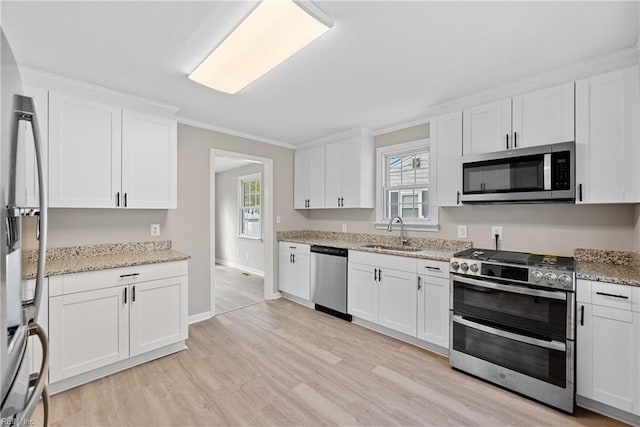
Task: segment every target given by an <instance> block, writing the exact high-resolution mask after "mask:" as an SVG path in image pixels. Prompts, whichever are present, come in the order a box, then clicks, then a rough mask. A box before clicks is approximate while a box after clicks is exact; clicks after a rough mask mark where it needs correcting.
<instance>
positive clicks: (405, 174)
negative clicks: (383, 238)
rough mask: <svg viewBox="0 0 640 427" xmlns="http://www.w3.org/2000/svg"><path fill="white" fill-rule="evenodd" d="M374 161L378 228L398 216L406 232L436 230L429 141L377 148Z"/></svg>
mask: <svg viewBox="0 0 640 427" xmlns="http://www.w3.org/2000/svg"><path fill="white" fill-rule="evenodd" d="M377 158H378V159H377V160H378V169H377V170H378V192H377V196H378V203H377V214H376V219H377V225H378V226H379V228H382V226H384V227H386V225H387V224H388V222H389V220H390V219H391V218H393V217H395V216H399V217H401V218H402V220H403V222H404V223H405V225H407V228H408V229H409V228H414V229H436V230H437V225H438V210H437V208H436V207H435V191H434V190H435V183H434V178H435V173H434V170H433V163H434V162H433V161H432V159H431V153H430V149H429V140H427V139H423V140H418V141H413V142H408V143H404V144H397V145H391V146H387V147H382V148H379V149H378V153H377Z"/></svg>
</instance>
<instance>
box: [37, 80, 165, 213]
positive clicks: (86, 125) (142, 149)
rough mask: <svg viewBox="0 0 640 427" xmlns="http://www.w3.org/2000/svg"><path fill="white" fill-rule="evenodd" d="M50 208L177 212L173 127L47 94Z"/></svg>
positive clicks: (158, 119)
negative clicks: (168, 210) (175, 210)
mask: <svg viewBox="0 0 640 427" xmlns="http://www.w3.org/2000/svg"><path fill="white" fill-rule="evenodd" d="M49 116H50V120H49V123H50V127H49V195H50V196H49V197H50V202H49V206H50V207H64V208H140V209H153V208H156V209H172V208H176V207H177V125H176V121H175V120H171V119H167V118H162V117H156V116H151V115H147V114H142V113H137V112H133V111H128V110H122V109H121V108H120V107H117V106H113V105H109V104H102V103H99V102H94V101H91V100H87V99H81V98H75V97H72V96H67V95H64V94H59V93H55V92H51V93H50V94H49Z"/></svg>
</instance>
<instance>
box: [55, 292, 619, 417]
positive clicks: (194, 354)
mask: <svg viewBox="0 0 640 427" xmlns="http://www.w3.org/2000/svg"><path fill="white" fill-rule="evenodd" d="M189 333H190V338H189V340H188V346H189V349H188V350H185V351H182V352H180V353H177V354H175V355H171V356H167V357H165V358H162V359H160V360H156V361H153V362H150V363H147V364H145V365H142V366H139V367H136V368H133V369H130V370H128V371H125V372H121V373H118V374H115V375H112V376H110V377H107V378H104V379H101V380H98V381H95V382H93V383H91V384H87V385H85V386H82V387H78V388H76V389H73V390H70V391H67V392H65V393H62V394H59V395H56V396H53V398H52V408H51V421H52V426H107V425H109V426H111V425H112V426H143V425H144V426H160V425H167V426H169V425H170V426H191V425H193V426H216V425H225V426H227V425H229V426H244V425H247V426H249V425H251V426H253V425H256V426H262V425H266V426H280V425H288V426H294V425H295V426H316V425H322V426H325V425H327V426H328V425H355V424H363V425H375V426H388V425H432V426H454V425H455V426H457V425H463V426H467V425H469V426H471V425H484V426H492V427H493V426H503V425H505V426H506V425H510V426H539V425H556V426H579V425H589V426H596V425H597V426H604V425H618V423H616V422H614V421H612V420H609V419H607V418H605V417H602V416H599V415H597V414H594V413H591V412H588V411H585V410H582V409H579V410H578V412H577V413H576V415H575V416H569V415H566V414H563V413H561V412H559V411H556V410H554V409H551V408H549V407H546V406H544V405H541V404H538V403H536V402H533V401H530V400H528V399H526V398H524V397H521V396H518V395H516V394H513V393H510V392H508V391H506V390H502V389H500V388H498V387H495V386H493V385H490V384H487V383H485V382H483V381H480V380H477V379H475V378H472V377H470V376H468V375H465V374H462V373H460V372H457V371H454V370H452V369H450V368H449V366H448V364H447V360H446V359H445V358H443V357H439V356H436V355H433V354H431V353H429V352H427V351H424V350H421V349H419V348H416V347H414V346H411V345H409V344H405V343H403V342H401V341H398V340H395V339H393V338H389V337H386V336H384V335H380V334H377V333H375V332H372V331H369V330H367V329H364V328H361V327H359V326H356V325H354V324H351V323H348V322H344V321H342V320H339V319H336V318H333V317H330V316H328V315H326V314H323V313H320V312H316V311H313V310H311V309H308V308H306V307H302V306H300V305H297V304H295V303H292V302H290V301H287V300H283V299H280V300H276V301H267V302H263V303H260V304H255V305H252V306H249V307H247V308H243V309H240V310H236V311H231V312H229V313H227V314H223V315H220V316H217V317H216V318H214V319H211V320H208V321H205V322H201V323H198V324H195V325H192V326H191V327H190V330H189Z"/></svg>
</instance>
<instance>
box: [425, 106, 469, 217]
mask: <svg viewBox="0 0 640 427" xmlns="http://www.w3.org/2000/svg"><path fill="white" fill-rule="evenodd" d="M430 126H431V128H430V132H431V135H430V139H431V140H432V141H433V142H432V147H435V155H436V176H437V179H436V185H437V186H438V188H437V191H436V199H437V206H440V207H443V206H459V205H460V188H461V183H460V176H461V174H462V173H461V171H460V157H461V156H462V111H458V112H456V113H452V114H447V115H444V116H439V117H436V118H434V119H433V120H431V124H430Z"/></svg>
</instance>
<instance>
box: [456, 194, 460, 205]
mask: <svg viewBox="0 0 640 427" xmlns="http://www.w3.org/2000/svg"><path fill="white" fill-rule="evenodd" d="M457 193H458V196H457V198H456V205H459V204H460V192H459V191H458V192H457Z"/></svg>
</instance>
